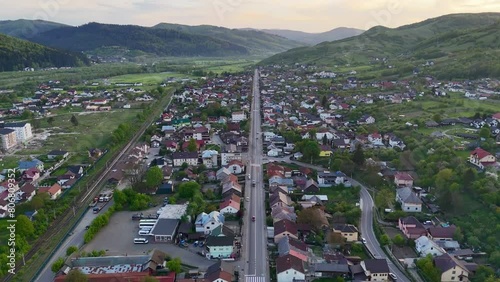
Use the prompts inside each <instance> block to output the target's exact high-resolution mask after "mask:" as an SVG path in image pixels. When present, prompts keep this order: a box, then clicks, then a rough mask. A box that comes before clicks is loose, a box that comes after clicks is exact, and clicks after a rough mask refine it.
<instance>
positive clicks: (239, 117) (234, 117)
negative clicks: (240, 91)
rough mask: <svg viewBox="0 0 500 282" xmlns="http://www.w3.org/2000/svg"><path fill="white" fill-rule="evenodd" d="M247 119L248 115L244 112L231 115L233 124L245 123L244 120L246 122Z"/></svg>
mask: <svg viewBox="0 0 500 282" xmlns="http://www.w3.org/2000/svg"><path fill="white" fill-rule="evenodd" d="M246 119H247V115H246V113H245V112H243V111H240V112H233V113H232V114H231V120H232V121H233V122H240V121H243V120H246Z"/></svg>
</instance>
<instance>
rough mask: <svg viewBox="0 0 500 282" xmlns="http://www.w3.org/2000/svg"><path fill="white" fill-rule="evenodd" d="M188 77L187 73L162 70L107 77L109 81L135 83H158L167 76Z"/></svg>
mask: <svg viewBox="0 0 500 282" xmlns="http://www.w3.org/2000/svg"><path fill="white" fill-rule="evenodd" d="M171 77H175V78H190V77H189V76H188V75H185V74H181V73H175V72H162V73H138V74H125V75H119V76H114V77H111V78H109V81H110V82H111V83H135V82H141V83H143V84H159V83H162V82H163V81H165V80H166V79H168V78H171Z"/></svg>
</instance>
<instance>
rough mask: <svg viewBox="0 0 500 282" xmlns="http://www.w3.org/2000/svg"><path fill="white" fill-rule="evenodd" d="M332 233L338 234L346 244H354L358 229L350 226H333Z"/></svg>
mask: <svg viewBox="0 0 500 282" xmlns="http://www.w3.org/2000/svg"><path fill="white" fill-rule="evenodd" d="M333 232H335V233H340V234H341V235H342V237H343V238H345V239H346V241H347V242H356V241H358V238H359V237H358V236H359V232H358V228H356V226H354V225H352V224H335V225H333Z"/></svg>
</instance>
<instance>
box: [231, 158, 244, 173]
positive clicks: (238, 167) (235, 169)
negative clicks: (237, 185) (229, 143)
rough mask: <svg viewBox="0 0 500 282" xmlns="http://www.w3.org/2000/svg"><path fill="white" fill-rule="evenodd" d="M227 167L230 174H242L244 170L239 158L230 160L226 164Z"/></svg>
mask: <svg viewBox="0 0 500 282" xmlns="http://www.w3.org/2000/svg"><path fill="white" fill-rule="evenodd" d="M227 169H228V170H229V171H231V173H232V174H236V175H238V174H242V173H244V172H245V165H244V164H243V162H242V161H241V160H231V161H230V162H229V164H228V165H227Z"/></svg>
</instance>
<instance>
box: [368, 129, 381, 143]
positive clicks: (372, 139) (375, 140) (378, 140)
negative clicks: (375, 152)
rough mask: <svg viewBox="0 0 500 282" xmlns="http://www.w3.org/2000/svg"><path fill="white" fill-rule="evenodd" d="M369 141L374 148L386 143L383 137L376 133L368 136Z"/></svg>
mask: <svg viewBox="0 0 500 282" xmlns="http://www.w3.org/2000/svg"><path fill="white" fill-rule="evenodd" d="M368 141H369V142H370V143H371V144H372V145H373V146H384V141H383V139H382V135H380V133H378V132H375V133H371V134H369V135H368Z"/></svg>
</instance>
